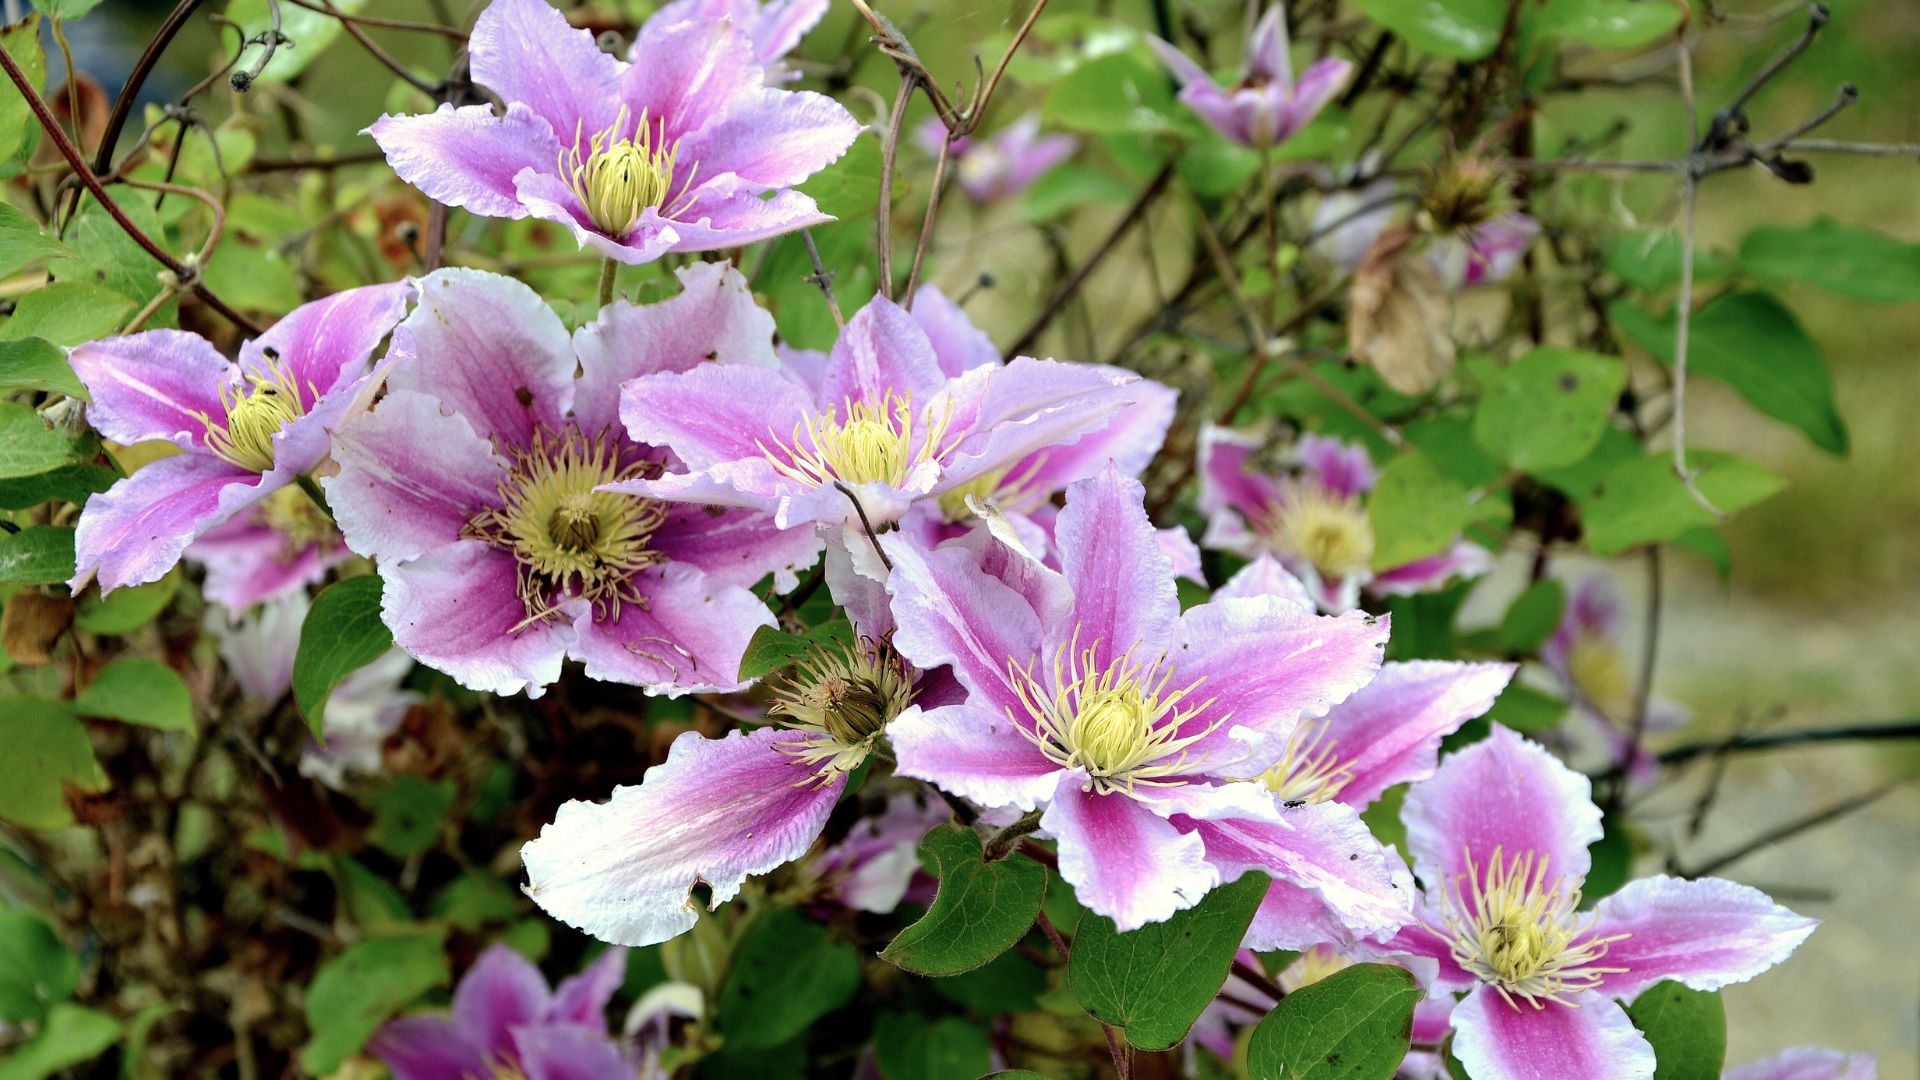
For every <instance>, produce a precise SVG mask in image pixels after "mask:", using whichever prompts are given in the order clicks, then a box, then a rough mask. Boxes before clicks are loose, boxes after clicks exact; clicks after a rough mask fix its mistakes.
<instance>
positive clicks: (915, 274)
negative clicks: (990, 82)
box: [902, 132, 957, 309]
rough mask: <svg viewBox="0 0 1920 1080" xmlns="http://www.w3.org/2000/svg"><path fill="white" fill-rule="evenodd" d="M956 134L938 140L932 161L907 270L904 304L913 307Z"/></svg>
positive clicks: (931, 240)
mask: <svg viewBox="0 0 1920 1080" xmlns="http://www.w3.org/2000/svg"><path fill="white" fill-rule="evenodd" d="M956 137H957V136H955V135H954V134H953V133H952V132H948V133H947V137H946V138H945V139H943V140H941V142H940V156H939V158H937V159H936V160H935V161H934V163H933V188H932V190H930V191H929V192H928V193H927V212H926V214H925V215H923V216H922V217H921V219H920V242H919V243H917V244H915V245H914V246H913V265H912V266H911V267H910V268H908V270H907V291H906V292H905V293H904V294H902V295H904V296H905V297H906V304H905V306H906V307H908V308H909V309H911V308H912V307H913V294H914V293H915V292H918V291H919V287H920V264H921V262H922V261H923V260H925V259H926V257H927V247H928V245H930V244H932V243H933V222H934V218H935V217H936V216H938V215H939V213H940V195H941V193H942V190H943V189H944V188H945V187H946V183H947V162H948V161H950V160H952V159H953V141H954V139H955V138H956Z"/></svg>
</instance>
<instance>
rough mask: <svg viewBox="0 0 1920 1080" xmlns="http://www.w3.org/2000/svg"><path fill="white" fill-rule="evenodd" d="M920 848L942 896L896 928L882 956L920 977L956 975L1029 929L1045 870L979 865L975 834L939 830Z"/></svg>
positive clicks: (1012, 862) (1030, 865) (1026, 862)
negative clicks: (936, 874) (933, 867)
mask: <svg viewBox="0 0 1920 1080" xmlns="http://www.w3.org/2000/svg"><path fill="white" fill-rule="evenodd" d="M920 847H921V850H923V851H925V852H926V853H927V854H928V855H929V856H931V857H932V859H933V860H934V863H935V864H936V865H937V866H938V867H939V871H940V891H939V892H938V893H937V894H935V896H934V898H933V906H932V907H930V908H928V909H927V913H926V914H925V915H923V916H921V918H920V921H918V922H916V923H914V924H913V925H912V926H909V927H907V928H906V929H905V930H902V931H900V935H899V936H898V937H896V938H894V939H893V944H891V945H888V946H887V948H886V951H885V952H883V953H881V954H880V958H881V959H883V960H887V961H890V962H892V963H894V964H898V965H899V966H900V967H903V968H905V969H907V970H908V971H915V972H919V973H920V974H922V975H958V974H960V973H961V972H963V971H972V970H973V969H975V968H978V967H981V966H982V965H984V964H986V963H987V962H988V961H989V960H992V959H993V958H994V957H996V956H999V955H1000V954H1001V953H1003V952H1005V951H1006V950H1007V949H1009V948H1011V947H1012V946H1013V944H1014V943H1015V942H1017V941H1019V940H1020V939H1021V938H1022V937H1023V936H1025V935H1026V932H1027V930H1028V929H1029V928H1031V927H1032V926H1033V919H1034V916H1035V915H1037V914H1038V913H1039V911H1040V901H1041V899H1042V897H1044V896H1045V895H1046V890H1047V871H1046V868H1045V867H1042V866H1041V865H1040V864H1039V863H1036V862H1034V861H1032V860H1031V859H1002V860H1000V861H999V862H993V863H987V862H982V861H980V860H981V843H980V836H979V834H977V833H975V832H974V831H973V830H972V829H965V828H960V827H957V826H953V827H942V828H939V829H935V830H934V831H932V832H930V833H928V834H927V836H926V838H925V839H923V840H922V841H921V842H920Z"/></svg>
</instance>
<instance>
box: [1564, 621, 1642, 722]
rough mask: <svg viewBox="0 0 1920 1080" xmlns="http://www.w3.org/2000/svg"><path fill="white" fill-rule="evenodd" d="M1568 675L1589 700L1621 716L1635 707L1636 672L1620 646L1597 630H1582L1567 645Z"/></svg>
mask: <svg viewBox="0 0 1920 1080" xmlns="http://www.w3.org/2000/svg"><path fill="white" fill-rule="evenodd" d="M1567 678H1568V679H1570V680H1571V681H1572V682H1573V688H1574V689H1575V690H1576V691H1578V692H1579V694H1580V696H1581V697H1582V698H1585V699H1586V702H1587V704H1589V705H1591V706H1593V708H1594V709H1595V710H1597V711H1598V712H1600V713H1601V714H1602V715H1604V716H1609V717H1613V718H1615V719H1619V718H1622V717H1625V716H1628V715H1630V714H1631V713H1632V711H1633V675H1632V673H1631V672H1629V671H1628V670H1627V658H1626V657H1625V656H1623V655H1622V654H1621V652H1620V649H1619V647H1618V646H1616V645H1615V644H1614V643H1613V642H1611V641H1608V640H1607V639H1606V638H1603V637H1599V636H1597V635H1594V634H1581V635H1579V636H1578V637H1576V638H1574V639H1573V644H1572V645H1571V646H1570V647H1569V648H1568V649H1567Z"/></svg>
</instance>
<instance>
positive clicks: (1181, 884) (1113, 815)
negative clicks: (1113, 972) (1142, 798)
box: [1040, 769, 1221, 933]
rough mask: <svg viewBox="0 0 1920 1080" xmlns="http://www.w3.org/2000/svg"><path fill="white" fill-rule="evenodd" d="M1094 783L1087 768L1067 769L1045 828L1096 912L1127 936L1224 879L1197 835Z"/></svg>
mask: <svg viewBox="0 0 1920 1080" xmlns="http://www.w3.org/2000/svg"><path fill="white" fill-rule="evenodd" d="M1087 783H1088V779H1087V774H1086V772H1085V771H1083V770H1080V769H1073V770H1071V771H1068V772H1064V773H1061V774H1060V785H1059V788H1058V789H1057V790H1056V791H1055V793H1054V795H1053V799H1052V801H1051V802H1049V803H1048V805H1047V811H1046V813H1045V814H1042V815H1041V817H1040V827H1041V828H1042V829H1045V830H1046V831H1047V832H1048V833H1050V834H1052V835H1053V836H1054V837H1055V838H1057V839H1058V840H1059V859H1060V876H1061V877H1062V878H1065V879H1066V881H1067V883H1068V884H1069V885H1072V886H1073V892H1074V895H1075V896H1076V897H1078V898H1079V900H1080V902H1081V903H1082V904H1084V905H1086V907H1087V909H1088V910H1090V911H1093V912H1096V913H1098V914H1101V915H1105V916H1107V917H1108V918H1110V919H1112V920H1113V921H1114V925H1115V926H1117V927H1119V929H1120V932H1121V933H1125V932H1127V931H1129V930H1138V929H1139V928H1140V927H1142V926H1145V925H1146V924H1148V923H1152V922H1162V921H1165V920H1166V919H1168V918H1170V917H1172V915H1173V913H1174V912H1176V911H1182V910H1185V909H1186V908H1190V907H1192V906H1193V905H1195V904H1197V903H1199V902H1200V900H1201V898H1202V897H1204V896H1206V895H1207V892H1208V891H1209V890H1211V889H1212V888H1213V887H1214V886H1215V885H1218V884H1219V883H1220V880H1221V878H1220V874H1219V873H1218V872H1217V871H1216V870H1215V869H1214V867H1213V865H1212V864H1210V863H1209V862H1208V861H1207V853H1206V846H1205V844H1204V843H1203V842H1202V841H1201V839H1200V837H1199V836H1198V835H1197V834H1194V833H1185V834H1182V833H1181V832H1180V831H1179V830H1178V829H1176V828H1174V827H1173V824H1172V823H1171V822H1169V821H1168V820H1167V819H1166V818H1163V817H1161V816H1159V815H1158V814H1155V813H1154V812H1153V811H1152V810H1149V809H1147V807H1146V806H1145V805H1143V804H1142V803H1140V802H1139V801H1137V800H1135V799H1132V798H1129V797H1128V796H1125V795H1119V794H1110V795H1096V794H1094V793H1092V792H1090V791H1088V790H1086V786H1087Z"/></svg>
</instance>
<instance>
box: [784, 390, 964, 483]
mask: <svg viewBox="0 0 1920 1080" xmlns="http://www.w3.org/2000/svg"><path fill="white" fill-rule="evenodd" d="M845 405H846V418H845V419H844V420H843V419H841V417H840V410H838V409H835V408H828V409H827V411H826V412H824V413H816V414H815V415H813V416H812V417H809V418H808V419H806V420H804V421H801V422H800V423H798V424H795V425H794V428H793V435H792V438H791V439H790V440H789V441H788V442H787V443H785V444H779V443H778V441H777V439H776V445H775V446H773V447H769V446H768V445H767V444H766V443H764V442H762V443H760V444H759V447H760V452H761V453H762V454H765V455H766V457H767V460H768V461H771V462H772V463H773V467H774V468H776V469H778V470H779V471H780V472H781V474H782V475H784V476H788V477H791V478H792V479H795V480H798V481H800V482H801V483H803V484H807V485H809V486H814V487H824V486H826V485H828V484H832V483H834V482H836V481H838V482H841V483H846V484H853V485H859V484H867V483H876V482H877V483H882V484H889V485H891V486H893V487H902V486H904V485H905V484H906V482H907V476H908V474H910V473H911V472H912V471H913V470H914V469H916V468H918V467H920V466H921V465H924V464H926V463H927V462H930V461H938V460H939V459H940V458H941V457H943V456H945V454H946V453H947V452H948V451H949V450H951V449H952V447H942V446H941V445H940V443H941V440H943V439H944V438H946V434H947V428H948V426H949V425H950V424H951V423H952V421H953V413H952V410H951V408H949V409H947V410H944V411H942V412H938V413H935V412H934V411H933V410H928V411H927V412H926V413H924V414H921V415H919V416H916V415H915V413H914V411H913V401H912V399H911V398H909V397H908V396H907V395H905V394H896V393H894V392H892V391H888V393H887V396H886V398H885V400H883V401H881V402H880V403H879V404H878V405H872V404H869V403H867V402H864V401H852V400H849V401H847V402H846V403H845ZM916 426H917V427H918V428H919V429H920V431H919V435H918V436H917V437H916V435H915V428H916Z"/></svg>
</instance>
